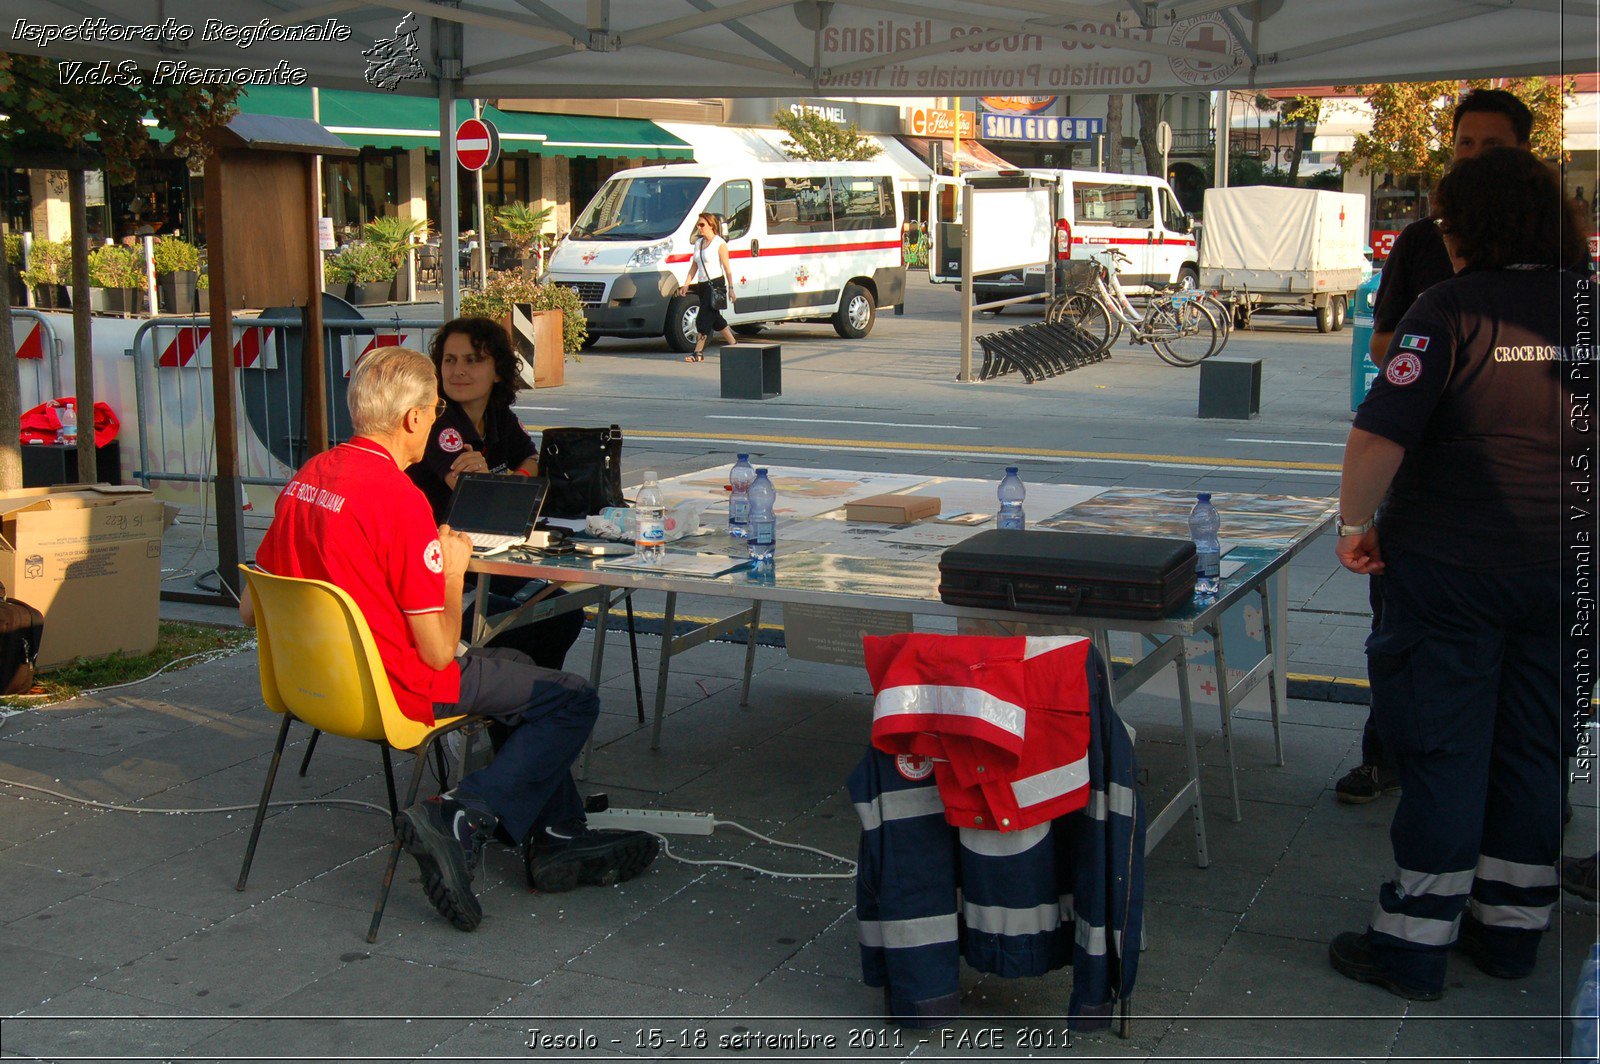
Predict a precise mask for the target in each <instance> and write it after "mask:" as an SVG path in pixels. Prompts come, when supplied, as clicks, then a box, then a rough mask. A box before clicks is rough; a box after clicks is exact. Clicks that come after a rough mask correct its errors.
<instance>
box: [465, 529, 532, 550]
mask: <svg viewBox="0 0 1600 1064" xmlns="http://www.w3.org/2000/svg"><path fill="white" fill-rule="evenodd" d="M465 535H466V537H467V538H468V539H470V540H472V549H473V550H475V551H490V550H505V549H506V548H507V547H514V546H516V545H517V544H518V543H523V542H526V541H527V538H528V537H527V536H501V535H496V534H495V533H493V532H467V533H465Z"/></svg>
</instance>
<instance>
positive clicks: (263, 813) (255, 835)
mask: <svg viewBox="0 0 1600 1064" xmlns="http://www.w3.org/2000/svg"><path fill="white" fill-rule="evenodd" d="M292 720H294V718H293V717H291V716H290V715H289V714H287V713H285V714H284V715H283V723H282V724H280V725H279V726H278V744H277V745H276V746H275V747H273V748H272V763H271V764H269V765H268V766H267V782H266V783H265V784H263V785H262V787H261V803H260V804H259V805H257V806H256V822H255V823H254V824H252V825H251V826H250V841H249V842H247V843H245V847H244V864H243V865H241V866H240V867H239V882H238V883H237V884H236V885H235V886H234V888H233V889H234V890H243V889H244V884H245V881H246V880H247V879H249V878H250V863H251V862H252V861H254V860H255V859H256V840H258V839H259V838H261V822H262V821H263V820H265V819H266V817H267V802H268V801H270V800H271V798H272V781H273V780H275V779H277V776H278V762H279V761H282V760H283V744H284V743H285V742H286V741H287V740H288V738H289V722H290V721H292Z"/></svg>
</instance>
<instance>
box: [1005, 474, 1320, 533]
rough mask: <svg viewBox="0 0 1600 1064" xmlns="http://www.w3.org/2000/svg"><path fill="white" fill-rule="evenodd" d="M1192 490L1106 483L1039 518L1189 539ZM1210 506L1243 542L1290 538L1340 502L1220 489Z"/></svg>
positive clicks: (1078, 528)
mask: <svg viewBox="0 0 1600 1064" xmlns="http://www.w3.org/2000/svg"><path fill="white" fill-rule="evenodd" d="M1194 499H1195V497H1194V493H1193V492H1188V491H1174V490H1166V489H1161V488H1107V489H1105V490H1104V491H1102V492H1100V493H1099V494H1098V495H1096V496H1095V497H1094V498H1092V499H1088V500H1086V501H1084V502H1080V503H1077V504H1076V505H1073V506H1069V507H1068V508H1066V509H1065V510H1062V511H1061V512H1059V513H1057V514H1054V515H1052V516H1050V517H1047V518H1045V519H1044V520H1042V521H1039V522H1038V523H1037V526H1038V527H1040V528H1054V529H1058V530H1060V531H1063V532H1118V533H1122V534H1125V535H1130V536H1167V537H1171V538H1175V539H1188V538H1189V511H1190V510H1191V509H1193V508H1194ZM1211 502H1212V505H1214V506H1215V507H1216V508H1217V511H1218V513H1219V514H1220V515H1221V517H1222V534H1223V536H1224V537H1226V538H1227V539H1230V540H1235V541H1238V542H1243V543H1276V542H1281V543H1288V542H1290V541H1292V540H1293V539H1294V538H1295V537H1296V536H1298V535H1299V534H1300V533H1301V532H1303V531H1305V529H1306V528H1307V527H1309V526H1311V525H1314V524H1316V523H1317V522H1319V521H1322V520H1325V519H1326V518H1327V516H1328V515H1329V514H1330V513H1332V511H1333V509H1334V507H1335V505H1336V503H1335V501H1334V500H1333V499H1318V498H1311V497H1306V496H1299V495H1238V494H1234V493H1231V492H1218V493H1214V494H1213V495H1212V496H1211Z"/></svg>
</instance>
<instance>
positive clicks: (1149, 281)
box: [928, 170, 1200, 303]
mask: <svg viewBox="0 0 1600 1064" xmlns="http://www.w3.org/2000/svg"><path fill="white" fill-rule="evenodd" d="M1030 180H1032V181H1033V182H1038V181H1040V180H1047V181H1056V182H1058V183H1059V188H1060V190H1061V191H1060V195H1059V197H1058V200H1057V204H1056V223H1055V224H1056V244H1055V247H1056V273H1057V290H1058V291H1060V290H1063V289H1064V288H1071V287H1077V286H1078V282H1079V281H1081V280H1082V277H1081V271H1082V270H1084V269H1085V268H1086V266H1087V262H1088V259H1089V258H1090V256H1092V255H1097V254H1099V253H1101V252H1103V251H1105V250H1107V249H1108V248H1116V249H1118V250H1119V251H1121V252H1122V253H1123V254H1124V255H1126V256H1127V257H1128V259H1127V262H1126V264H1124V265H1123V266H1122V268H1121V270H1120V271H1119V272H1118V277H1119V278H1120V279H1121V281H1122V284H1123V287H1124V288H1126V289H1127V290H1128V291H1129V292H1130V293H1135V294H1137V293H1144V292H1149V291H1150V290H1151V289H1152V288H1155V287H1159V286H1161V285H1170V284H1183V285H1186V286H1191V287H1192V286H1193V285H1194V284H1195V283H1196V280H1197V279H1198V277H1199V272H1200V271H1199V260H1200V256H1199V248H1198V243H1199V242H1198V241H1197V240H1196V238H1195V233H1194V224H1193V222H1192V221H1191V220H1190V218H1189V216H1188V215H1187V214H1185V213H1184V210H1183V208H1182V207H1180V206H1178V197H1176V196H1175V195H1173V193H1172V188H1171V187H1170V186H1169V185H1168V184H1167V183H1166V182H1165V181H1164V180H1162V179H1161V178H1159V177H1149V176H1146V175H1143V174H1105V173H1100V172H1099V171H1095V170H969V171H964V172H963V173H962V174H961V176H960V177H959V178H954V179H952V178H948V177H945V178H935V179H934V186H933V190H932V200H933V202H932V203H931V204H930V205H929V214H930V216H931V221H930V228H931V230H932V232H931V233H930V235H929V241H928V247H929V253H928V276H929V279H930V280H933V281H935V282H954V281H959V280H961V256H960V246H961V244H960V239H959V235H958V231H957V230H954V229H950V228H947V226H948V223H950V222H959V221H960V212H961V185H962V184H963V183H970V184H973V185H975V186H979V187H987V188H1009V187H1026V186H1027V185H1028V184H1029V182H1030ZM1074 264H1077V265H1074ZM1046 279H1047V278H1046V274H1045V268H1044V267H1043V266H1039V267H1035V268H1030V269H1028V270H1023V271H1012V272H1010V273H1000V274H989V275H986V276H981V277H978V278H976V279H975V284H974V285H973V287H974V288H975V289H976V293H975V295H976V298H977V301H978V302H980V303H984V302H988V301H991V300H995V299H1005V298H1007V297H1009V296H1019V295H1024V294H1027V293H1029V292H1042V291H1044V290H1045V288H1046Z"/></svg>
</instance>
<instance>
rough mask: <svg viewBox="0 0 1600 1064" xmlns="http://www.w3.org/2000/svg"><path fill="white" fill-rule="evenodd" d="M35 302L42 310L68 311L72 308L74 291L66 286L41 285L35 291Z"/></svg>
mask: <svg viewBox="0 0 1600 1064" xmlns="http://www.w3.org/2000/svg"><path fill="white" fill-rule="evenodd" d="M91 291H93V289H91ZM33 301H34V303H35V304H36V305H37V306H38V307H39V308H40V309H42V310H58V309H59V310H68V309H70V308H71V307H72V289H70V288H68V287H67V286H66V285H64V284H46V285H40V286H39V287H38V288H35V289H34V290H33Z"/></svg>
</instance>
